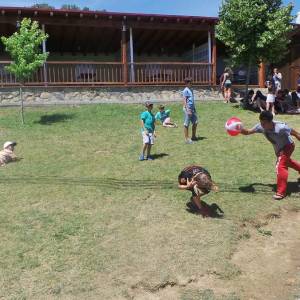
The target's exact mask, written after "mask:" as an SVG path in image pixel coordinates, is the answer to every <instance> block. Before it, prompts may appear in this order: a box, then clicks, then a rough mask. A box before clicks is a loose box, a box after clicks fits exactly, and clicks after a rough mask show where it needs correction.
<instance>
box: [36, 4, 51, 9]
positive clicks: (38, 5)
mask: <svg viewBox="0 0 300 300" xmlns="http://www.w3.org/2000/svg"><path fill="white" fill-rule="evenodd" d="M31 7H32V8H44V9H54V8H55V7H54V6H51V5H49V4H48V3H36V4H34V5H32V6H31Z"/></svg>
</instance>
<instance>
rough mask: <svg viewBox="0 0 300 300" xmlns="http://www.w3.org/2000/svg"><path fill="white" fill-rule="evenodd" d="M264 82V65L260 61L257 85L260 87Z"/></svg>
mask: <svg viewBox="0 0 300 300" xmlns="http://www.w3.org/2000/svg"><path fill="white" fill-rule="evenodd" d="M265 82H266V65H265V64H264V63H263V62H261V63H260V64H259V69H258V85H259V87H260V88H264V87H265Z"/></svg>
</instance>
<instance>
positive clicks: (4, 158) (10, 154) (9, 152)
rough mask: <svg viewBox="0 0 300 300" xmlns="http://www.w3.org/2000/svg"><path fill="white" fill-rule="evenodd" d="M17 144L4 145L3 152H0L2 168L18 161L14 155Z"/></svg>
mask: <svg viewBox="0 0 300 300" xmlns="http://www.w3.org/2000/svg"><path fill="white" fill-rule="evenodd" d="M16 145H17V143H16V142H6V143H4V145H3V150H2V151H0V166H4V165H6V164H7V163H9V162H12V161H17V160H18V158H17V156H16V154H15V153H14V149H15V146H16Z"/></svg>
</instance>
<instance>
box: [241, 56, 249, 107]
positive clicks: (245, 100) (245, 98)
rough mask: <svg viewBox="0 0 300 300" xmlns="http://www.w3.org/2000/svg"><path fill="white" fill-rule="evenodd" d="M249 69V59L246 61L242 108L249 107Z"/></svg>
mask: <svg viewBox="0 0 300 300" xmlns="http://www.w3.org/2000/svg"><path fill="white" fill-rule="evenodd" d="M250 71H251V59H249V61H248V69H247V77H246V85H245V96H244V101H243V108H245V109H247V108H248V107H249V104H250V103H249V100H248V89H249V83H250Z"/></svg>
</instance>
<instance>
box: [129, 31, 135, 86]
mask: <svg viewBox="0 0 300 300" xmlns="http://www.w3.org/2000/svg"><path fill="white" fill-rule="evenodd" d="M129 33H130V81H131V82H134V81H135V78H134V77H135V76H134V65H133V35H132V28H131V27H130V28H129Z"/></svg>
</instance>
